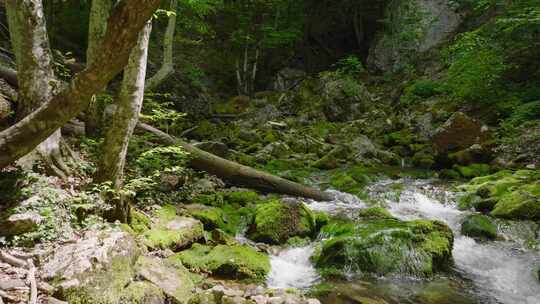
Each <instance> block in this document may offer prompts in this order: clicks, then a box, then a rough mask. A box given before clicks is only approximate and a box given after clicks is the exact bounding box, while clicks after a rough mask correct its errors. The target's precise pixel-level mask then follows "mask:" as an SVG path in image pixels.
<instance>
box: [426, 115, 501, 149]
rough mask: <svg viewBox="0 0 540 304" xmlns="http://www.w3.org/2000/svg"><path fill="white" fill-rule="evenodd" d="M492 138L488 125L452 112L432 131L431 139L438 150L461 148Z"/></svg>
mask: <svg viewBox="0 0 540 304" xmlns="http://www.w3.org/2000/svg"><path fill="white" fill-rule="evenodd" d="M491 138H492V134H491V131H490V130H489V128H488V127H486V126H484V125H482V123H480V122H479V121H477V120H475V119H472V118H470V117H469V116H467V115H466V114H464V113H462V112H456V113H454V114H453V115H452V116H451V117H450V118H449V119H448V120H447V121H446V122H445V123H444V124H443V125H442V126H440V127H439V128H437V129H436V130H435V132H434V133H433V135H432V137H431V140H432V141H433V143H434V145H435V147H436V148H437V150H438V151H439V152H449V151H457V150H463V149H466V148H469V147H471V146H472V145H474V144H480V145H481V144H482V143H484V142H486V141H488V140H490V139H491Z"/></svg>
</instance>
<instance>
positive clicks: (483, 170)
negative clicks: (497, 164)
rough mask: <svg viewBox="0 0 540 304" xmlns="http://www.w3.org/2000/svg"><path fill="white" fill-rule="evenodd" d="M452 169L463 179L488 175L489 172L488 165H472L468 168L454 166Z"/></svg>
mask: <svg viewBox="0 0 540 304" xmlns="http://www.w3.org/2000/svg"><path fill="white" fill-rule="evenodd" d="M453 168H454V170H456V171H457V172H459V174H460V175H461V176H462V177H464V178H474V177H479V176H484V175H488V174H489V173H490V171H491V167H490V166H489V165H488V164H472V165H469V166H458V165H456V166H454V167H453Z"/></svg>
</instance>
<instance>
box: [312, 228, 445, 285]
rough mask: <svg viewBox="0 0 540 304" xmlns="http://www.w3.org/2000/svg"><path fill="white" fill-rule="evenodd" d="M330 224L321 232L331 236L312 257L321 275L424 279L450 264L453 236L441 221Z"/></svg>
mask: <svg viewBox="0 0 540 304" xmlns="http://www.w3.org/2000/svg"><path fill="white" fill-rule="evenodd" d="M330 225H331V227H325V228H323V232H324V233H326V234H325V235H327V236H332V237H330V238H329V239H328V240H326V241H323V242H322V245H321V247H320V248H319V250H317V251H316V253H315V254H314V256H313V257H312V259H313V261H314V262H315V266H316V267H317V268H318V269H319V270H320V271H321V272H322V273H325V272H327V273H328V271H329V270H330V272H334V273H335V271H336V270H339V271H344V270H345V269H354V270H358V271H361V272H372V273H376V274H387V273H404V274H411V275H418V276H427V275H431V274H433V273H434V272H436V271H439V270H443V269H447V268H448V267H449V266H450V265H451V263H452V254H451V252H452V245H453V234H452V231H451V230H450V228H448V226H446V225H445V224H443V223H441V222H437V221H423V220H422V221H421V220H419V221H410V222H403V221H398V220H390V219H384V220H372V221H366V222H359V223H354V222H347V221H345V222H343V223H333V224H330Z"/></svg>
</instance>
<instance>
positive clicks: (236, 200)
mask: <svg viewBox="0 0 540 304" xmlns="http://www.w3.org/2000/svg"><path fill="white" fill-rule="evenodd" d="M223 198H224V199H225V201H226V202H227V203H229V204H239V205H242V206H245V205H246V204H249V203H257V202H258V201H260V198H259V194H257V192H254V191H229V192H224V193H223Z"/></svg>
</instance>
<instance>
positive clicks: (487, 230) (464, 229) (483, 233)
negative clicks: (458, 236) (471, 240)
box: [461, 214, 497, 240]
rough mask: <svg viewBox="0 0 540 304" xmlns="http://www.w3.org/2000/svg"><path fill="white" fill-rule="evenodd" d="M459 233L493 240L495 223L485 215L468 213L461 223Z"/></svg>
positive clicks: (495, 235) (495, 236)
mask: <svg viewBox="0 0 540 304" xmlns="http://www.w3.org/2000/svg"><path fill="white" fill-rule="evenodd" d="M461 233H462V234H464V235H466V236H470V237H477V238H484V239H490V240H493V239H495V238H497V225H495V224H494V223H493V222H492V221H491V219H490V218H489V217H487V216H485V215H477V214H474V215H470V216H468V217H467V218H466V219H465V221H463V224H461Z"/></svg>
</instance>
